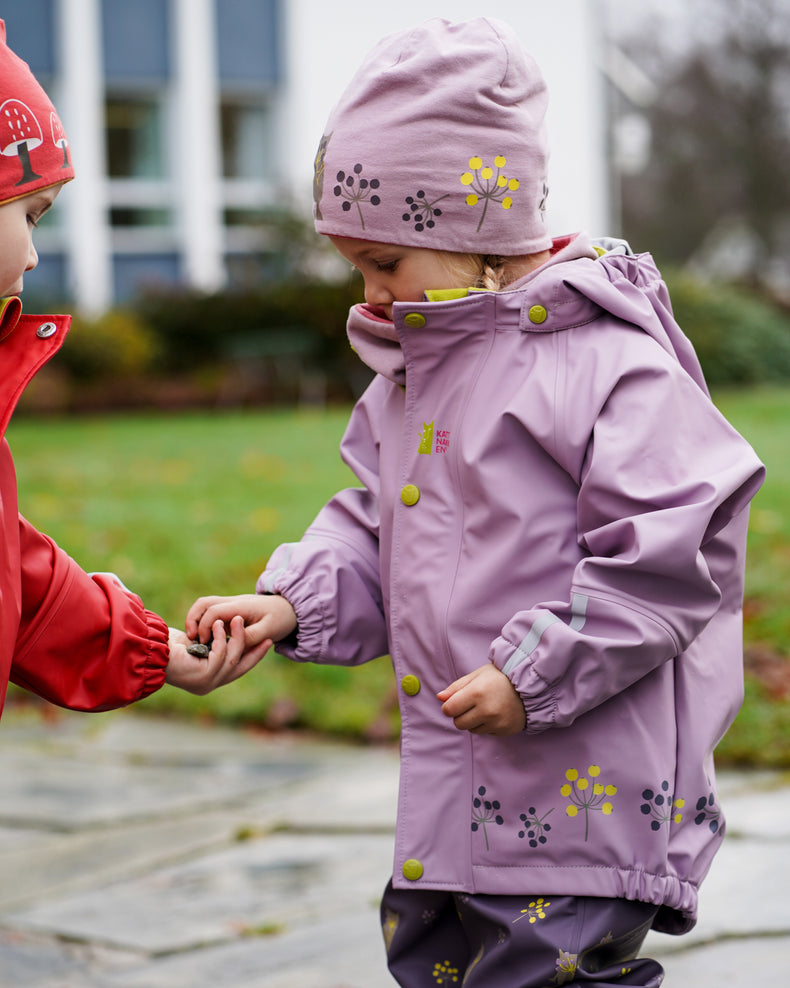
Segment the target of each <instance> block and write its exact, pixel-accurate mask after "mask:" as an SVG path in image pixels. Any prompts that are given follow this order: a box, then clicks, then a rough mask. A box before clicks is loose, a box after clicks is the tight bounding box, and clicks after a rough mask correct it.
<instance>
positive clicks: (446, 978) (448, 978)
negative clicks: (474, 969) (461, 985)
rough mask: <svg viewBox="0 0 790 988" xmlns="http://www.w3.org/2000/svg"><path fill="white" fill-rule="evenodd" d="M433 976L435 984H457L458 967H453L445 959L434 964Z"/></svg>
mask: <svg viewBox="0 0 790 988" xmlns="http://www.w3.org/2000/svg"><path fill="white" fill-rule="evenodd" d="M433 977H434V980H435V981H436V984H437V985H457V984H458V981H459V979H458V968H457V967H453V966H452V965H451V964H450V962H449V961H445V962H444V963H443V964H442V963H439V964H434V965H433Z"/></svg>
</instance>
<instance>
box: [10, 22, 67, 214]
mask: <svg viewBox="0 0 790 988" xmlns="http://www.w3.org/2000/svg"><path fill="white" fill-rule="evenodd" d="M71 178H74V168H73V166H72V164H71V158H70V154H69V142H68V140H67V138H66V132H65V131H64V129H63V124H61V122H60V118H59V117H58V114H57V112H56V111H55V107H54V106H53V105H52V103H51V102H50V100H49V97H48V96H47V94H46V93H45V92H44V90H43V89H42V88H41V86H40V85H39V84H38V82H37V81H36V79H35V76H34V75H33V73H32V72H31V71H30V68H29V67H28V65H27V63H26V62H23V61H22V59H21V58H19V57H18V56H17V55H15V54H14V52H12V51H11V49H10V48H9V47H8V45H7V44H6V41H5V23H4V22H3V21H2V20H0V204H2V203H6V202H13V200H14V199H20V198H21V197H22V196H27V195H30V193H31V192H36V191H37V190H38V189H46V188H49V187H50V186H51V185H57V184H58V183H59V182H67V181H68V180H69V179H71Z"/></svg>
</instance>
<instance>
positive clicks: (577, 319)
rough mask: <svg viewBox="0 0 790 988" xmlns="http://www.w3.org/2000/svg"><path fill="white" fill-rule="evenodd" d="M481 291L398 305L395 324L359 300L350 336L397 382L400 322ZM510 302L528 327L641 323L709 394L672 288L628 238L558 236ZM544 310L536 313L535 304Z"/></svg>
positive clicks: (513, 289) (509, 294) (401, 377)
mask: <svg viewBox="0 0 790 988" xmlns="http://www.w3.org/2000/svg"><path fill="white" fill-rule="evenodd" d="M480 294H481V292H480V290H477V289H460V290H458V291H457V292H435V293H434V292H428V293H427V295H426V302H424V303H419V304H415V303H411V302H410V303H398V302H396V303H395V304H394V306H393V310H394V313H395V322H390V321H389V320H387V319H383V318H382V317H381V316H380V315H379V314H377V313H376V312H375V311H374V310H372V309H371V308H370V307H369V306H367V305H364V304H362V305H356V306H354V307H353V308H352V309H351V312H350V313H349V319H348V326H347V331H348V337H349V341H350V343H351V346H352V348H353V349H354V350H355V351H356V353H357V354H358V356H359V357H360V359H361V360H362V361H363V362H364V363H366V364H367V365H368V366H369V367H370V368H372V370H374V371H376V373H378V374H382V375H383V376H384V377H387V378H388V379H389V380H391V381H394V382H395V383H396V384H399V385H401V386H402V385H403V384H404V382H405V370H404V359H403V354H402V351H401V345H400V337H399V324H400V323H401V322H402V319H403V315H404V314H407V313H410V312H414V311H415V310H416V309H420V307H421V306H422V305H425V304H428V305H430V304H433V302H434V301H437V300H440V301H442V302H445V303H446V302H448V301H449V302H450V303H451V304H453V305H464V304H467V302H468V301H470V300H472V299H474V298H475V297H479V295H480ZM497 294H498V295H499V296H500V297H501V298H502V301H503V302H507V303H510V304H509V305H508V307H509V308H513V309H514V310H515V311H516V312H518V311H519V310H520V311H521V312H523V313H526V316H525V317H522V318H520V320H519V322H520V325H521V327H522V329H523V330H524V331H525V332H536V333H547V332H562V331H565V330H569V329H572V328H573V327H575V326H579V325H584V324H586V323H589V322H592V321H594V320H595V319H597V318H599V317H601V316H602V315H604V314H608V315H609V316H611V317H613V318H615V319H618V320H621V321H623V322H626V323H630V324H632V325H634V326H638V327H639V328H640V329H641V330H643V331H644V332H645V333H647V334H648V335H649V336H651V337H652V338H653V339H654V340H655V341H656V342H657V343H658V344H659V345H660V346H661V347H662V348H663V349H664V350H665V351H666V352H667V353H669V354H671V355H672V356H673V357H674V358H675V359H676V360H677V361H678V363H679V364H680V365H681V367H683V369H684V370H685V371H686V373H687V374H689V376H690V377H691V378H692V379H693V380H694V381H695V383H696V384H697V385H698V386H699V387H700V388H701V389H702V390H703V391H704V392H705V393H707V387H706V385H705V379H704V377H703V374H702V369H701V367H700V364H699V360H698V359H697V355H696V353H695V352H694V348H693V347H692V345H691V343H690V342H689V340H688V339H687V337H686V336H685V334H684V333H683V331H682V330H681V329H680V327H679V326H678V324H677V323H676V321H675V319H674V317H673V315H672V304H671V301H670V298H669V292H668V290H667V287H666V285H665V284H664V282H663V280H662V278H661V274H660V272H659V270H658V267H657V266H656V264H655V262H654V260H653V258H652V257H651V255H650V254H633V253H632V252H631V249H630V247H629V246H628V244H627V243H626V242H625V241H622V240H612V239H604V240H591V239H590V238H589V237H588V236H587V235H586V234H583V233H582V234H577V235H574V236H569V237H563V238H558V239H556V240H555V241H554V244H553V249H552V256H551V258H550V260H549V261H547V262H546V263H545V264H543V265H542V266H541V267H540V268H537V269H536V270H535V271H532V272H530V273H529V274H528V275H526V276H525V277H524V278H521V279H519V281H517V282H514V284H513V285H511V286H509V287H508V288H507V289H506V290H505V291H503V292H499V293H497ZM538 301H539V302H540V306H539V310H540V315H539V316H537V317H536V316H535V315H534V312H535V303H536V302H538Z"/></svg>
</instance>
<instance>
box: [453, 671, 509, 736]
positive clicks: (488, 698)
mask: <svg viewBox="0 0 790 988" xmlns="http://www.w3.org/2000/svg"><path fill="white" fill-rule="evenodd" d="M436 696H437V698H438V699H439V700H441V701H442V713H443V714H445V716H447V717H452V719H453V723H454V724H455V726H456V727H457V728H458V730H459V731H470V732H471V733H472V734H501V735H506V734H518V733H519V731H523V730H524V728H525V727H526V723H527V716H526V713H525V712H524V704H523V703H522V702H521V697H520V696H519V695H518V693H517V692H516V689H515V687H514V686H513V684H512V683H511V682H510V680H509V679H508V678H507V676H506V675H505V674H504V673H503V672H501V671H500V670H499V669H497V667H496V666H495V665H492V664H491V663H490V662H489V663H487V664H486V665H484V666H480V668H479V669H475V670H474V672H470V673H469V674H468V675H466V676H462V677H461V678H460V679H456V681H455V682H454V683H450V685H449V686H446V687H445V688H444V689H443V690H442V691H441V692H440V693H437V694H436Z"/></svg>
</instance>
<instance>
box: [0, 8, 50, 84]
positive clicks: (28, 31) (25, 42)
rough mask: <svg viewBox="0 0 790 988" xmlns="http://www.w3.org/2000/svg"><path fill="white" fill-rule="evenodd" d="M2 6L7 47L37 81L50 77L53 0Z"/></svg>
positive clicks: (1, 12) (0, 13)
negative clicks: (30, 71) (24, 62)
mask: <svg viewBox="0 0 790 988" xmlns="http://www.w3.org/2000/svg"><path fill="white" fill-rule="evenodd" d="M3 6H4V7H5V10H0V17H2V19H3V20H4V21H5V30H6V38H7V40H8V45H9V47H10V48H11V50H12V51H15V52H16V53H17V55H19V57H20V58H23V59H24V60H25V61H26V62H27V64H28V65H29V66H30V68H31V69H32V70H33V74H34V75H35V76H36V77H37V78H38V79H39V80H40V81H46V79H48V78H51V77H52V76H53V75H54V74H55V69H56V65H55V21H54V11H53V7H54V0H25V2H24V3H6V4H3Z"/></svg>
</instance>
